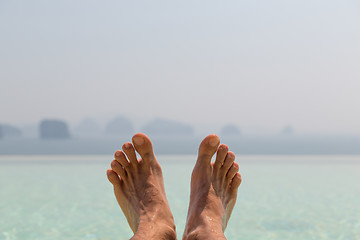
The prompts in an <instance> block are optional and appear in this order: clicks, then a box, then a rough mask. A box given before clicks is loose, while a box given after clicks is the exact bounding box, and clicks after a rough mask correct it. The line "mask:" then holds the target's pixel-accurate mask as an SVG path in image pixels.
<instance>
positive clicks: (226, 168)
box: [221, 152, 235, 174]
mask: <svg viewBox="0 0 360 240" xmlns="http://www.w3.org/2000/svg"><path fill="white" fill-rule="evenodd" d="M234 161H235V154H234V153H233V152H228V153H227V154H226V157H225V161H224V164H223V165H222V167H221V171H222V172H223V173H224V174H227V172H228V171H229V168H230V167H231V166H232V164H233V162H234Z"/></svg>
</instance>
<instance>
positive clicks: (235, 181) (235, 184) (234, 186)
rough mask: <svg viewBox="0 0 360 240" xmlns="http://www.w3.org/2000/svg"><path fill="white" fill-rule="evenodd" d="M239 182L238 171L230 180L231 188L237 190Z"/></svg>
mask: <svg viewBox="0 0 360 240" xmlns="http://www.w3.org/2000/svg"><path fill="white" fill-rule="evenodd" d="M240 183H241V175H240V173H236V174H235V176H234V177H233V179H232V180H231V188H232V189H233V190H235V191H236V190H237V189H238V187H239V186H240Z"/></svg>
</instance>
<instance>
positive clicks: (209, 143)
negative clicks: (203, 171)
mask: <svg viewBox="0 0 360 240" xmlns="http://www.w3.org/2000/svg"><path fill="white" fill-rule="evenodd" d="M219 144H220V139H219V137H218V136H216V135H215V134H211V135H209V136H207V137H206V138H204V140H203V141H202V142H201V143H200V147H199V154H198V160H197V162H196V163H197V164H203V163H204V164H209V165H210V162H211V158H212V156H213V155H214V154H215V152H216V150H217V148H218V146H219Z"/></svg>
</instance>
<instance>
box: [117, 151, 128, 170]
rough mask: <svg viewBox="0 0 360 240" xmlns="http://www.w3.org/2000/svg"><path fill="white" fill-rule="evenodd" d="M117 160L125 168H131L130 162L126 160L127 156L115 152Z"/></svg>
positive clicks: (120, 152)
mask: <svg viewBox="0 0 360 240" xmlns="http://www.w3.org/2000/svg"><path fill="white" fill-rule="evenodd" d="M114 156H115V160H116V161H118V162H119V163H120V164H121V165H122V166H123V167H124V168H127V167H129V165H130V163H129V161H128V160H127V159H126V156H125V154H124V153H123V152H122V151H120V150H118V151H116V152H115V155H114Z"/></svg>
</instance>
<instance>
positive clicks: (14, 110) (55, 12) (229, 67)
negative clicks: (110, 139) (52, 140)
mask: <svg viewBox="0 0 360 240" xmlns="http://www.w3.org/2000/svg"><path fill="white" fill-rule="evenodd" d="M359 26H360V4H359V3H358V2H357V1H355V0H348V1H347V0H337V1H335V0H330V1H325V0H321V1H310V0H305V1H289V0H279V1H265V0H255V1H213V0H210V1H209V0H207V1H181V2H180V1H179V2H174V1H93V0H71V1H70V0H62V1H51V0H42V1H39V0H33V1H25V0H22V1H10V0H8V1H4V0H0V81H1V85H0V86H1V87H0V110H1V113H0V114H1V115H0V122H3V123H13V124H24V123H36V122H38V121H39V120H40V119H42V118H61V119H64V120H67V121H69V122H71V123H76V122H79V121H80V120H81V119H82V118H84V117H88V116H90V117H91V116H94V117H96V118H101V116H102V115H104V116H105V118H106V119H108V118H111V117H113V116H116V115H118V114H124V115H127V116H129V117H130V118H131V119H132V120H134V121H135V122H136V123H139V124H141V123H142V122H144V121H146V120H149V119H151V118H154V117H163V118H169V119H174V120H180V121H184V122H188V123H192V124H194V125H195V126H198V127H203V128H206V127H209V128H212V127H214V126H221V125H223V124H226V123H228V122H232V123H235V124H237V125H238V126H239V127H240V128H242V129H243V131H245V132H246V131H252V130H253V129H255V128H259V129H260V128H261V129H265V130H266V131H274V132H276V131H279V130H280V129H281V128H282V127H283V126H284V125H287V124H290V125H292V126H294V128H295V129H296V132H298V133H304V134H306V133H326V134H360V106H359V105H360V27H359Z"/></svg>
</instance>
